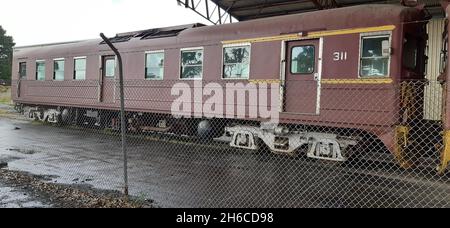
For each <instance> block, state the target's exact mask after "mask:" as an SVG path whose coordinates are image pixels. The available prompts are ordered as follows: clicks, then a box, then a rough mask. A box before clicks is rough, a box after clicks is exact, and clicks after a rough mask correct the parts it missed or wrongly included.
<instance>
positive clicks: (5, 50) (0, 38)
mask: <svg viewBox="0 0 450 228" xmlns="http://www.w3.org/2000/svg"><path fill="white" fill-rule="evenodd" d="M14 45H15V43H14V40H13V38H12V37H11V36H7V35H6V31H5V30H4V29H3V28H2V26H0V79H6V80H11V65H12V53H13V47H14Z"/></svg>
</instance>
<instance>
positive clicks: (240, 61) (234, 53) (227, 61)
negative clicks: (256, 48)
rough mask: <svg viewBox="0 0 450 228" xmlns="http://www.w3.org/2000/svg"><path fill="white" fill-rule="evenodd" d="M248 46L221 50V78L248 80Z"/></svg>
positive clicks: (242, 45) (243, 45) (249, 49)
mask: <svg viewBox="0 0 450 228" xmlns="http://www.w3.org/2000/svg"><path fill="white" fill-rule="evenodd" d="M250 51H251V46H250V44H240V45H230V46H225V47H224V48H223V78H224V79H248V78H249V76H250Z"/></svg>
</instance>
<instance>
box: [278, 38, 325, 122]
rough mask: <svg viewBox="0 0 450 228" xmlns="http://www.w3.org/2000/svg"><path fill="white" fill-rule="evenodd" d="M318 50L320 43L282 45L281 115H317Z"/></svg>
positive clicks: (319, 77) (318, 96)
mask: <svg viewBox="0 0 450 228" xmlns="http://www.w3.org/2000/svg"><path fill="white" fill-rule="evenodd" d="M321 48H322V47H321V41H320V39H314V40H301V41H291V42H288V43H287V44H286V71H285V72H286V74H285V87H284V89H285V93H284V112H285V113H292V114H306V115H319V114H320V80H321V71H322V69H321V68H322V64H321V61H322V56H320V55H321Z"/></svg>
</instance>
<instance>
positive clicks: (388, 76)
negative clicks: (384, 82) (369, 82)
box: [358, 31, 392, 79]
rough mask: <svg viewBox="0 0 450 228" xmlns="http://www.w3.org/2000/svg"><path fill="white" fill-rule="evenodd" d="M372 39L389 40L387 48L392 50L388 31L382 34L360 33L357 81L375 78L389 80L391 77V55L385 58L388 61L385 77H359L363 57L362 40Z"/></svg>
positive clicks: (390, 33)
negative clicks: (384, 38) (385, 38)
mask: <svg viewBox="0 0 450 228" xmlns="http://www.w3.org/2000/svg"><path fill="white" fill-rule="evenodd" d="M368 37H369V38H372V39H376V38H383V37H387V38H389V47H390V48H392V32H391V31H389V32H387V31H384V32H371V33H361V34H360V35H359V57H358V78H359V79H377V78H390V77H391V61H392V54H389V57H387V59H388V64H387V66H388V71H387V75H385V76H362V75H361V73H362V72H361V70H362V60H363V58H362V56H363V52H364V50H363V47H364V42H363V40H364V38H368Z"/></svg>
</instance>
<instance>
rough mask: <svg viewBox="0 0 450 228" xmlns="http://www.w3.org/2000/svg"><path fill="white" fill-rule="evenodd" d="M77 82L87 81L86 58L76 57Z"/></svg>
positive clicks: (75, 76) (74, 76)
mask: <svg viewBox="0 0 450 228" xmlns="http://www.w3.org/2000/svg"><path fill="white" fill-rule="evenodd" d="M73 78H74V79H75V80H85V79H86V57H76V58H75V59H74V75H73Z"/></svg>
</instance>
